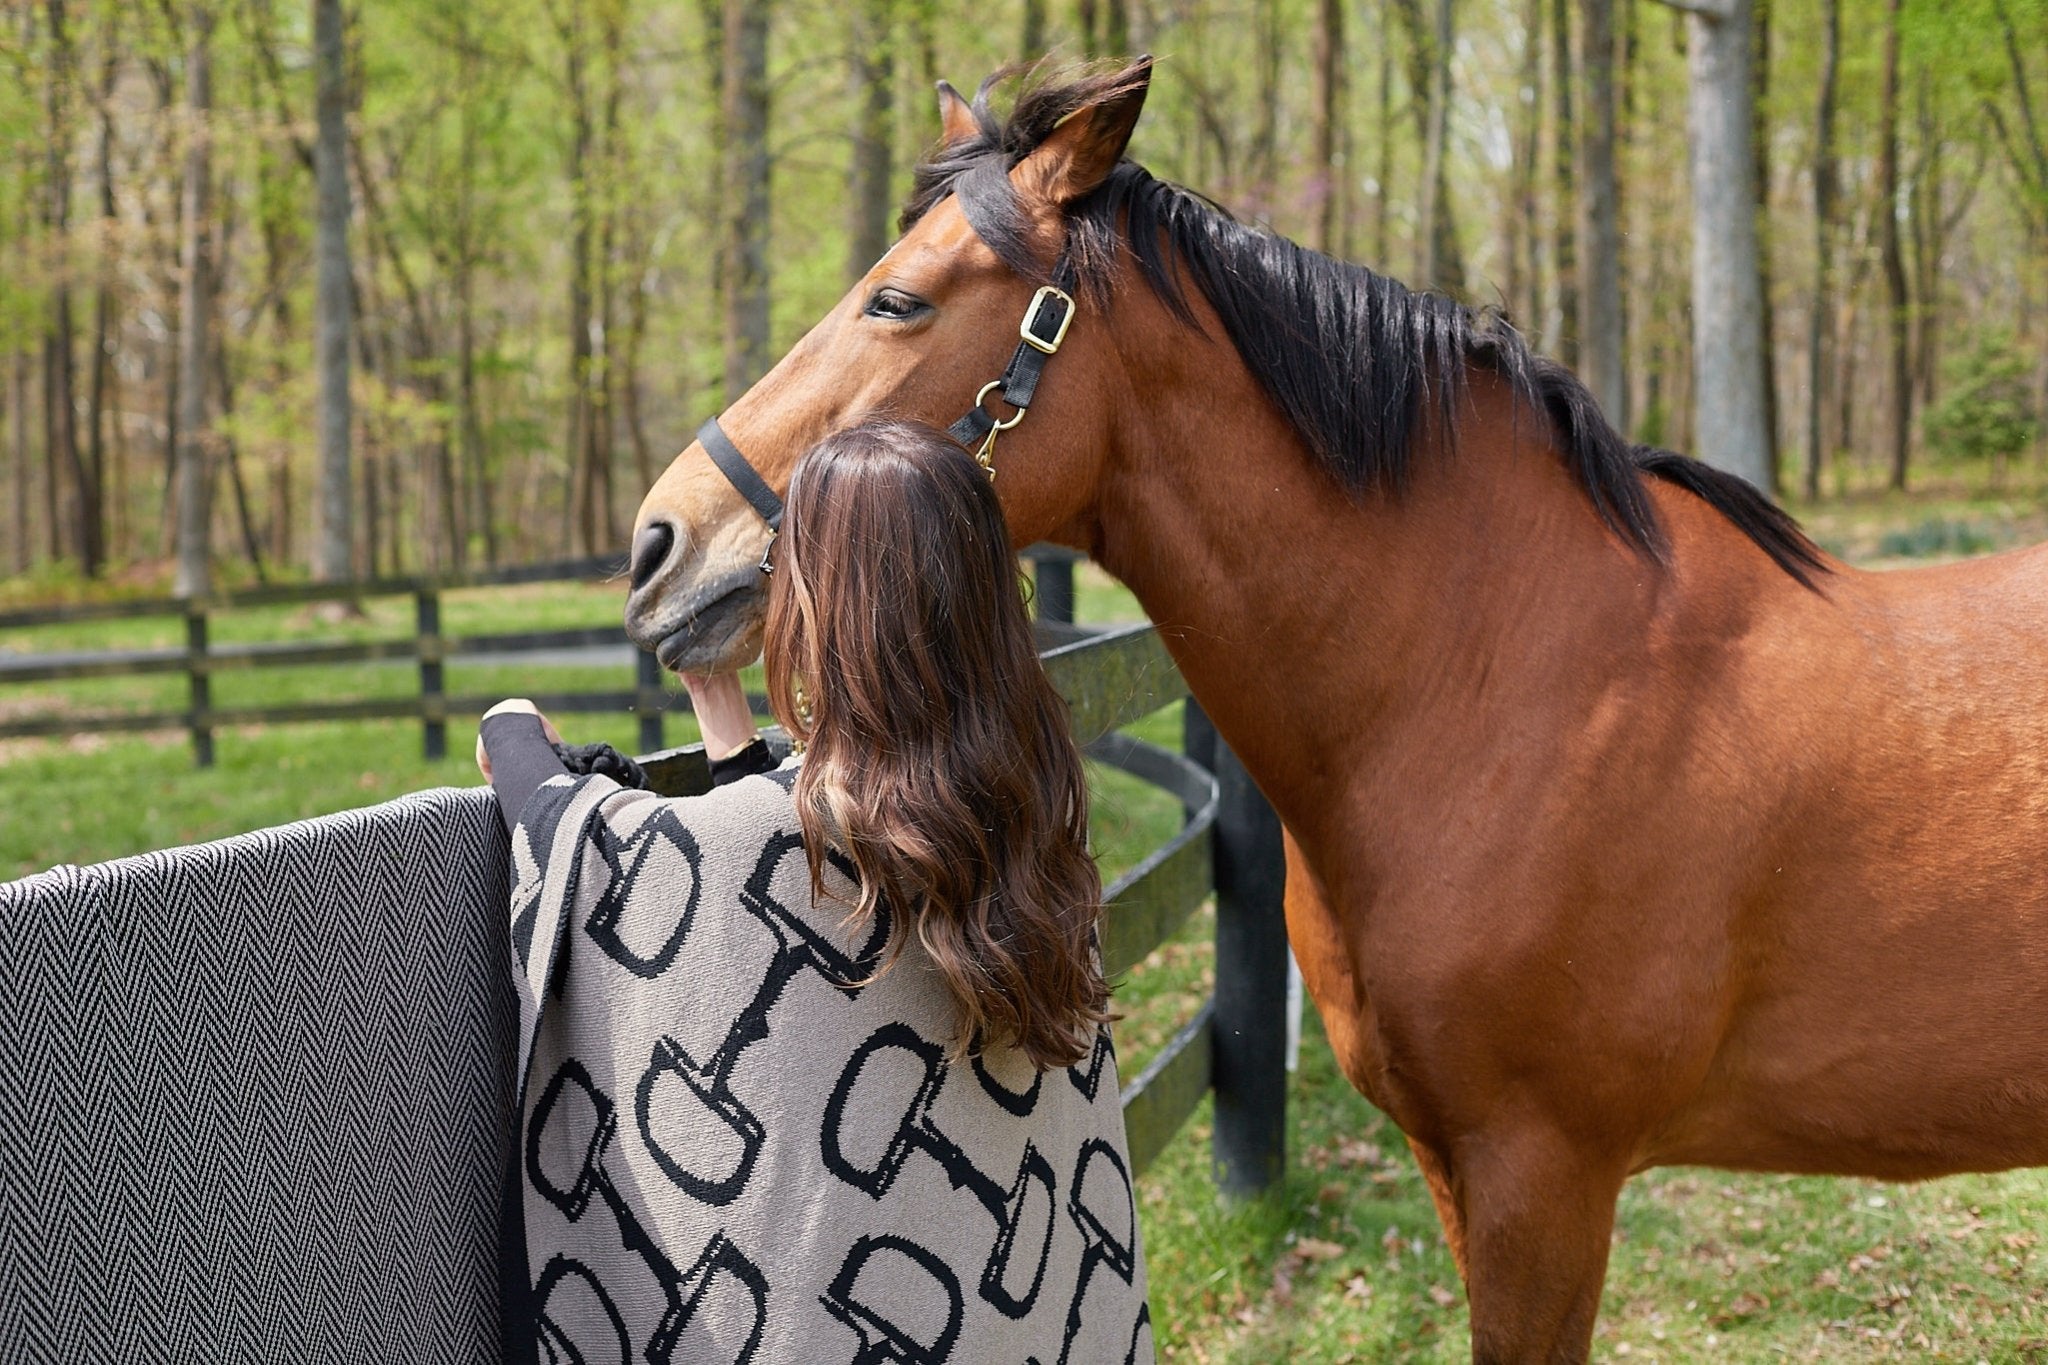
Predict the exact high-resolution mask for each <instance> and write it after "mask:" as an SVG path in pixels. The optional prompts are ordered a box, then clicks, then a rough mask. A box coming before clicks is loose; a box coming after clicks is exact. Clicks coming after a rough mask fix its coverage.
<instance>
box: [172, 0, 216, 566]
mask: <svg viewBox="0 0 2048 1365" xmlns="http://www.w3.org/2000/svg"><path fill="white" fill-rule="evenodd" d="M191 24H192V47H191V51H190V52H189V53H188V54H187V55H186V58H185V109H186V113H187V115H188V119H189V126H188V128H187V130H186V135H187V138H188V141H187V143H186V146H185V187H184V194H183V204H184V209H183V216H184V241H183V245H182V249H181V251H180V253H179V254H180V263H181V266H182V268H183V272H184V278H183V281H182V286H181V288H180V291H179V298H178V394H179V402H180V411H179V413H178V433H179V436H178V439H179V441H180V444H181V449H180V450H179V452H178V574H177V592H178V595H179V596H181V597H186V596H199V595H203V594H205V593H208V592H210V591H212V588H213V563H212V549H213V547H212V528H213V458H212V451H211V446H212V444H213V439H212V437H213V433H212V432H211V430H210V429H209V428H208V426H207V420H206V358H207V346H208V342H209V337H208V333H209V331H210V330H211V322H212V316H213V302H212V300H213V278H212V273H213V241H212V235H213V204H212V199H213V196H212V170H213V166H212V146H211V141H212V127H211V118H210V115H211V110H212V107H213V80H212V77H213V70H212V41H213V13H212V11H211V9H210V8H208V7H207V6H206V5H203V4H202V5H195V6H194V7H193V9H192V11H191Z"/></svg>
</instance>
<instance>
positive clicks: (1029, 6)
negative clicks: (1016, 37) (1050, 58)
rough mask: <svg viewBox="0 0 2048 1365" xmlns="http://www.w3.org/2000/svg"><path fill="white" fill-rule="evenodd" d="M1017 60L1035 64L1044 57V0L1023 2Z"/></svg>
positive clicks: (1026, 0) (1025, 0)
mask: <svg viewBox="0 0 2048 1365" xmlns="http://www.w3.org/2000/svg"><path fill="white" fill-rule="evenodd" d="M1019 46H1020V48H1021V50H1020V51H1019V52H1018V54H1017V55H1018V59H1019V60H1021V61H1027V62H1035V61H1037V60H1038V59H1039V58H1040V57H1043V56H1044V55H1045V0H1024V23H1023V34H1022V37H1021V39H1020V41H1019Z"/></svg>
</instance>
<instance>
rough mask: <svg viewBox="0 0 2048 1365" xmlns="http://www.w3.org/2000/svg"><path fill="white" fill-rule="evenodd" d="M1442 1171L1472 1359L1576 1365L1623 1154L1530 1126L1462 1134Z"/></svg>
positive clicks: (1589, 1332)
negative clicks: (1594, 1149) (1604, 1154)
mask: <svg viewBox="0 0 2048 1365" xmlns="http://www.w3.org/2000/svg"><path fill="white" fill-rule="evenodd" d="M1444 1174H1445V1177H1446V1183H1447V1184H1448V1185H1449V1187H1450V1192H1451V1195H1452V1198H1453V1199H1454V1200H1455V1202H1456V1205H1457V1216H1458V1223H1459V1224H1460V1228H1461V1231H1462V1233H1463V1238H1462V1240H1463V1243H1464V1255H1463V1256H1462V1257H1461V1258H1460V1262H1461V1264H1460V1269H1462V1270H1463V1271H1464V1274H1465V1293H1466V1297H1467V1298H1468V1300H1469V1301H1470V1305H1471V1314H1472V1359H1473V1361H1474V1362H1475V1365H1579V1362H1583V1361H1584V1360H1585V1359H1586V1358H1587V1356H1588V1355H1589V1354H1590V1352H1591V1351H1592V1348H1593V1319H1594V1316H1595V1315H1596V1314H1597V1313H1598V1311H1599V1308H1600V1289H1601V1286H1602V1284H1603V1283H1604V1282H1605V1281H1606V1278H1607V1249H1608V1246H1609V1243H1610V1242H1611V1240H1612V1237H1613V1232H1614V1205H1615V1200H1616V1199H1617V1198H1618V1197H1619V1196H1620V1194H1621V1186H1622V1182H1623V1181H1625V1180H1626V1179H1627V1178H1628V1170H1627V1166H1626V1164H1625V1163H1623V1162H1620V1161H1612V1160H1603V1159H1600V1158H1598V1157H1596V1156H1593V1155H1592V1154H1590V1153H1588V1152H1586V1151H1585V1150H1583V1149H1578V1148H1574V1147H1573V1145H1572V1144H1571V1143H1570V1142H1569V1141H1568V1140H1566V1139H1565V1138H1564V1137H1563V1136H1562V1135H1560V1134H1558V1133H1556V1132H1555V1131H1553V1130H1550V1129H1548V1128H1546V1127H1543V1126H1530V1127H1526V1128H1517V1129H1513V1130H1508V1131H1500V1132H1489V1133H1484V1134H1480V1135H1477V1136H1475V1137H1473V1138H1471V1139H1469V1140H1467V1141H1464V1142H1461V1143H1460V1144H1459V1146H1458V1149H1457V1151H1456V1152H1455V1154H1454V1155H1452V1157H1451V1158H1450V1161H1449V1163H1448V1165H1447V1169H1446V1170H1445V1172H1444ZM1432 1183H1434V1182H1432ZM1441 1202H1442V1201H1441V1200H1440V1201H1439V1203H1440V1204H1441ZM1445 1221H1446V1223H1449V1221H1450V1220H1449V1219H1448V1218H1446V1220H1445Z"/></svg>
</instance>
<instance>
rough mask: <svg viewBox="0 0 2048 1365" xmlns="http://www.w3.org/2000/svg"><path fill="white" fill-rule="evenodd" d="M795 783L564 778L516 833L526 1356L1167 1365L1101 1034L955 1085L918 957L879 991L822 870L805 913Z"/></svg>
mask: <svg viewBox="0 0 2048 1365" xmlns="http://www.w3.org/2000/svg"><path fill="white" fill-rule="evenodd" d="M795 776H796V774H795V771H794V770H793V769H791V768H787V767H785V768H783V769H781V770H778V771H776V772H774V773H770V774H766V775H763V776H756V777H748V778H745V779H743V780H741V781H739V782H735V783H733V784H731V785H729V786H726V787H723V788H720V789H719V790H717V791H715V792H714V793H712V794H710V795H708V796H701V797H691V798H683V799H671V798H663V797H657V796H653V795H650V794H648V793H645V792H638V791H630V790H627V789H624V788H621V787H619V786H618V785H617V784H615V783H613V782H611V781H610V780H609V779H606V778H597V777H586V778H582V779H580V780H576V781H569V780H565V779H556V780H554V781H552V782H549V783H548V784H546V785H544V786H542V787H541V788H540V790H539V792H538V793H537V794H536V795H535V796H534V797H533V798H532V800H531V801H530V802H529V803H528V804H527V806H526V808H525V811H524V813H523V816H522V819H521V822H520V825H519V828H518V829H517V831H516V832H515V833H514V836H513V840H512V843H513V855H512V857H513V880H514V883H515V887H514V890H513V895H512V955H513V962H514V965H515V970H517V972H518V973H519V976H520V980H519V983H518V984H519V993H520V1007H521V1016H522V1017H521V1045H520V1058H519V1066H520V1070H519V1073H518V1074H519V1076H520V1077H521V1088H520V1114H521V1129H520V1165H521V1169H522V1171H523V1176H524V1179H523V1189H522V1191H521V1193H522V1195H523V1199H524V1219H525V1225H526V1236H527V1263H528V1266H529V1270H530V1273H531V1276H532V1280H533V1303H532V1312H533V1317H534V1322H535V1324H536V1332H537V1336H538V1338H539V1342H540V1352H539V1355H540V1359H541V1360H543V1361H559V1362H567V1361H583V1362H599V1361H602V1362H606V1365H610V1363H611V1362H620V1363H621V1365H623V1363H624V1362H628V1361H635V1362H637V1361H643V1360H645V1361H653V1362H663V1361H678V1362H692V1363H693V1365H696V1363H698V1362H715V1363H716V1365H738V1363H739V1362H750V1361H751V1362H761V1363H762V1365H770V1363H771V1362H772V1363H773V1365H784V1363H788V1365H881V1362H889V1361H895V1362H905V1363H906V1365H910V1363H911V1362H915V1363H916V1365H938V1363H939V1362H949V1361H950V1362H960V1363H961V1365H982V1363H983V1362H991V1363H993V1365H1025V1362H1027V1361H1028V1362H1036V1365H1055V1362H1071V1363H1074V1365H1116V1363H1117V1362H1126V1361H1149V1360H1151V1359H1152V1334H1151V1327H1150V1320H1149V1314H1148V1312H1147V1309H1146V1303H1145V1271H1144V1260H1143V1256H1142V1254H1141V1252H1140V1248H1139V1240H1138V1227H1137V1220H1136V1212H1135V1204H1134V1200H1133V1198H1132V1186H1131V1177H1130V1162H1129V1157H1128V1155H1127V1153H1126V1150H1125V1144H1124V1129H1123V1116H1122V1111H1121V1109H1120V1107H1119V1103H1118V1086H1117V1071H1116V1059H1115V1057H1114V1055H1113V1053H1112V1051H1111V1047H1110V1040H1109V1035H1108V1032H1107V1030H1105V1031H1103V1033H1102V1034H1101V1035H1100V1036H1099V1038H1098V1040H1097V1042H1096V1046H1095V1051H1094V1054H1093V1055H1092V1056H1091V1057H1089V1058H1088V1059H1087V1060H1086V1061H1085V1062H1083V1063H1082V1064H1080V1065H1078V1066H1074V1067H1069V1068H1064V1069H1061V1070H1055V1071H1049V1072H1044V1073H1040V1072H1038V1071H1036V1070H1034V1069H1033V1068H1032V1067H1031V1066H1030V1065H1029V1063H1028V1062H1026V1061H1025V1059H1024V1058H1023V1056H1022V1055H1021V1054H1019V1053H1016V1052H1013V1051H1007V1050H1006V1051H1000V1052H991V1053H988V1054H986V1055H982V1056H979V1057H975V1058H973V1059H971V1060H969V1061H966V1062H963V1063H961V1064H959V1065H949V1064H948V1062H947V1052H948V1048H949V1044H950V1041H951V1039H952V1036H953V1015H954V1011H953V1006H952V1004H951V1001H950V999H949V997H948V996H947V994H946V992H945V990H944V988H943V985H942V983H941V981H940V979H939V977H938V974H937V972H936V970H935V969H934V968H933V967H932V965H931V963H930V960H929V959H928V958H927V957H926V956H925V955H924V954H923V951H922V949H921V948H920V947H919V946H918V944H917V942H916V941H915V938H914V936H913V937H912V938H911V940H910V941H909V942H908V943H907V944H906V945H905V947H904V949H903V952H902V955H901V957H900V958H899V959H898V960H897V961H896V963H895V965H894V966H892V967H890V968H889V969H888V970H887V971H886V972H883V973H882V974H881V975H880V976H879V977H876V976H875V973H876V970H877V968H878V967H879V966H880V965H881V964H882V963H883V962H884V961H885V960H886V959H887V956H888V949H889V945H890V935H891V932H892V925H891V923H890V921H889V918H888V916H887V915H886V913H885V914H883V915H880V916H878V917H877V918H876V919H875V920H874V921H873V922H871V923H867V924H863V925H860V926H857V927H849V926H848V925H846V924H845V923H844V921H845V918H846V909H847V906H848V905H850V904H851V899H850V897H851V895H852V893H853V890H854V885H853V883H852V881H850V880H849V879H848V876H847V874H848V872H849V871H850V868H848V867H847V866H846V865H845V864H844V863H842V862H840V861H839V860H838V859H837V857H836V855H834V856H833V857H832V858H831V859H829V860H828V862H829V863H830V864H831V871H830V873H829V875H828V878H827V887H826V890H827V895H826V896H825V897H822V898H820V899H819V900H818V901H817V902H816V903H814V902H813V896H812V889H811V881H810V870H809V866H808V862H807V859H806V857H805V852H804V844H803V837H802V834H801V831H800V829H799V826H798V822H797V817H796V809H795V805H794V802H793V800H792V798H791V795H790V788H791V784H792V783H793V781H794V779H795ZM835 897H836V898H837V899H835Z"/></svg>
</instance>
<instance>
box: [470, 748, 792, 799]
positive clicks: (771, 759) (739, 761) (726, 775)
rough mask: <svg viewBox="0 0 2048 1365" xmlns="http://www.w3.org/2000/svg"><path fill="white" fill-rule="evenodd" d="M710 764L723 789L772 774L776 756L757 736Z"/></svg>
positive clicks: (716, 783) (713, 782)
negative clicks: (758, 775)
mask: <svg viewBox="0 0 2048 1365" xmlns="http://www.w3.org/2000/svg"><path fill="white" fill-rule="evenodd" d="M496 761H497V760H496V759H493V760H492V762H496ZM710 762H711V785H712V786H714V787H723V786H724V785H725V784H726V783H728V782H737V781H739V780H740V779H741V778H743V777H752V776H753V775H754V774H756V773H765V772H772V771H773V770H774V768H775V755H774V753H773V752H772V751H771V750H770V749H769V748H768V741H767V740H765V739H763V738H761V737H760V736H759V735H755V736H754V737H753V738H752V739H750V740H748V741H747V742H746V743H745V744H742V745H741V746H740V747H739V748H737V749H734V750H733V751H732V752H731V753H729V754H727V755H726V756H725V757H724V758H714V759H712V760H711V761H710Z"/></svg>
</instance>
